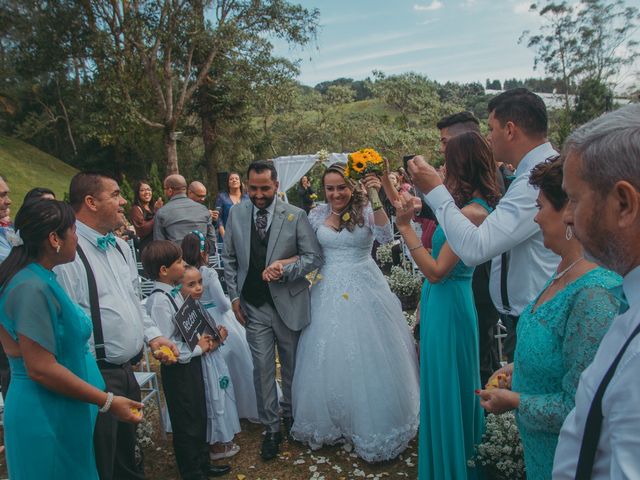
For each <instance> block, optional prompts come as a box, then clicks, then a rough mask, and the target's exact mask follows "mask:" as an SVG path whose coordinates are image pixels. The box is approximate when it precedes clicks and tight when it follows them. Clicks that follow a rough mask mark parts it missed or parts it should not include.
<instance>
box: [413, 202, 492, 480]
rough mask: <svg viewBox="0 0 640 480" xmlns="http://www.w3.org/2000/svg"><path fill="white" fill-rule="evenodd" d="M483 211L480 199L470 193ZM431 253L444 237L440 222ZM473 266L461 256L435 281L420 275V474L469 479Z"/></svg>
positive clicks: (474, 363)
mask: <svg viewBox="0 0 640 480" xmlns="http://www.w3.org/2000/svg"><path fill="white" fill-rule="evenodd" d="M472 202H475V203H479V204H480V205H482V206H483V207H485V208H486V209H487V210H488V211H490V210H491V209H490V208H489V206H488V205H487V204H486V203H485V202H484V201H483V200H481V199H473V200H472ZM432 241H433V251H432V255H433V257H434V258H437V257H438V255H439V253H440V250H441V249H442V246H443V245H444V243H445V242H446V238H445V236H444V232H443V230H442V228H441V227H440V226H438V228H436V230H435V232H434V234H433V240H432ZM473 270H474V269H473V267H467V266H466V265H465V264H464V263H462V261H459V262H458V263H457V264H456V266H455V267H454V268H453V269H452V270H451V271H450V272H449V274H448V275H447V276H446V277H445V278H443V279H442V280H441V281H440V282H438V283H434V284H431V283H429V282H428V281H425V283H424V286H423V288H422V298H421V301H420V433H419V437H418V438H419V441H418V453H419V455H418V471H419V479H420V480H442V479H456V480H458V479H465V478H468V479H475V478H478V471H477V470H476V469H475V468H469V467H468V466H467V461H468V460H469V459H471V458H472V457H473V454H474V445H477V444H478V443H480V440H481V438H482V434H483V431H484V413H483V411H482V409H481V408H480V401H479V399H478V397H477V396H476V395H475V390H477V389H479V388H480V360H479V352H478V349H479V346H478V316H477V313H476V309H475V305H474V303H473V291H472V289H471V279H472V276H473Z"/></svg>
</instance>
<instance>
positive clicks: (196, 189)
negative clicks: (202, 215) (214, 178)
mask: <svg viewBox="0 0 640 480" xmlns="http://www.w3.org/2000/svg"><path fill="white" fill-rule="evenodd" d="M187 197H189V198H190V199H191V200H193V201H194V202H198V203H202V204H204V200H205V198H207V187H205V186H204V184H203V183H202V182H198V181H197V180H194V181H193V182H191V183H190V184H189V188H187ZM209 213H210V214H211V220H212V221H213V223H216V222H217V221H218V216H219V215H220V214H219V213H218V211H217V210H209Z"/></svg>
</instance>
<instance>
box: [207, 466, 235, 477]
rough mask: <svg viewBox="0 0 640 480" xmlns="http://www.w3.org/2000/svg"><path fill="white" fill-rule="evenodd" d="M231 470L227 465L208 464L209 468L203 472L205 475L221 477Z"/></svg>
mask: <svg viewBox="0 0 640 480" xmlns="http://www.w3.org/2000/svg"><path fill="white" fill-rule="evenodd" d="M230 471H231V467H230V466H229V465H209V469H208V470H207V471H206V472H204V474H205V475H206V476H207V477H221V476H222V475H226V474H227V473H229V472H230Z"/></svg>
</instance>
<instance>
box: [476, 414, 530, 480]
mask: <svg viewBox="0 0 640 480" xmlns="http://www.w3.org/2000/svg"><path fill="white" fill-rule="evenodd" d="M475 451H476V454H475V456H474V457H473V458H472V459H471V460H469V462H468V464H469V467H472V468H473V467H483V468H484V469H485V470H487V473H488V474H491V477H490V478H496V479H504V480H507V479H508V480H523V479H525V478H526V475H525V466H524V451H523V449H522V442H521V441H520V434H519V432H518V426H517V425H516V417H515V415H514V413H513V412H507V413H503V414H501V415H494V414H492V413H490V414H489V415H487V419H486V429H485V433H484V435H483V436H482V442H481V443H480V445H476V447H475Z"/></svg>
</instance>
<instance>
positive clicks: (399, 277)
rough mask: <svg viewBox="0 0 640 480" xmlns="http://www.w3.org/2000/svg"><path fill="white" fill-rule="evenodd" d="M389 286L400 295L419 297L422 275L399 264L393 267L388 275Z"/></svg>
mask: <svg viewBox="0 0 640 480" xmlns="http://www.w3.org/2000/svg"><path fill="white" fill-rule="evenodd" d="M387 282H388V283H389V288H391V291H392V292H393V293H395V294H396V295H397V296H398V297H414V296H415V297H417V296H419V295H420V290H421V289H422V276H421V275H419V274H416V273H412V272H411V271H410V270H405V269H404V268H402V267H399V266H397V265H396V266H393V267H391V275H389V276H388V277H387Z"/></svg>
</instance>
